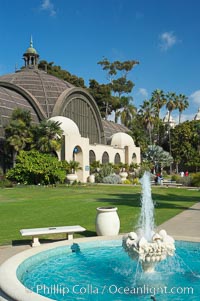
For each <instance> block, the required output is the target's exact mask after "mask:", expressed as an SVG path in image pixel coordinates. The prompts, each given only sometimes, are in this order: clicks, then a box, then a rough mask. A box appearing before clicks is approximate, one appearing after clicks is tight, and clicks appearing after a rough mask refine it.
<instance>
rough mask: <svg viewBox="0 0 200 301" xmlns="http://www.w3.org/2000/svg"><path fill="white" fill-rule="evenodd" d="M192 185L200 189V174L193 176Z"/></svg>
mask: <svg viewBox="0 0 200 301" xmlns="http://www.w3.org/2000/svg"><path fill="white" fill-rule="evenodd" d="M191 185H192V186H195V187H200V172H198V173H196V174H193V175H192V181H191Z"/></svg>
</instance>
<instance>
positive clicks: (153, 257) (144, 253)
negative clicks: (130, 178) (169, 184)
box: [122, 172, 175, 272]
mask: <svg viewBox="0 0 200 301" xmlns="http://www.w3.org/2000/svg"><path fill="white" fill-rule="evenodd" d="M141 183H142V196H141V205H142V206H141V214H140V218H139V226H138V231H137V233H136V232H130V233H128V234H127V235H125V236H124V237H123V240H122V245H123V247H124V250H125V251H126V252H127V253H128V255H129V256H130V258H132V259H134V260H139V262H140V263H141V265H142V268H143V271H144V272H153V271H154V267H155V265H156V263H157V262H159V261H162V260H164V259H166V257H167V256H173V255H174V252H175V245H174V239H173V238H172V237H171V236H169V235H168V234H167V232H166V231H165V230H161V231H160V232H159V233H155V231H154V229H155V224H154V204H153V200H152V197H151V181H150V173H149V172H145V173H144V175H143V177H142V179H141Z"/></svg>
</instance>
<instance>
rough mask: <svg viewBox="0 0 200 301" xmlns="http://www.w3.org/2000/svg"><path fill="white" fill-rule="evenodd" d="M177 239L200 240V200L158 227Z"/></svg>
mask: <svg viewBox="0 0 200 301" xmlns="http://www.w3.org/2000/svg"><path fill="white" fill-rule="evenodd" d="M158 229H165V230H166V231H167V233H168V234H169V235H171V236H173V237H174V238H175V239H176V240H186V241H199V242H200V202H199V203H197V204H195V205H194V206H192V207H191V208H189V209H187V210H185V211H183V212H182V213H180V214H178V215H176V216H175V217H173V218H171V219H169V220H168V221H167V222H165V223H163V224H162V225H160V226H159V227H158Z"/></svg>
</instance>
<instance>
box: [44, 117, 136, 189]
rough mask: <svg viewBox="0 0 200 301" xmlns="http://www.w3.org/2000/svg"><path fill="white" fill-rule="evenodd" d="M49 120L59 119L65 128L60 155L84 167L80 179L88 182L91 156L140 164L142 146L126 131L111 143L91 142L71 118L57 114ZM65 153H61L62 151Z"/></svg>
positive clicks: (106, 160) (63, 128)
mask: <svg viewBox="0 0 200 301" xmlns="http://www.w3.org/2000/svg"><path fill="white" fill-rule="evenodd" d="M49 120H52V121H58V122H59V123H60V127H61V129H62V130H63V136H64V146H63V147H64V150H63V149H62V150H61V151H59V152H58V157H59V159H60V160H61V158H62V159H64V160H66V161H70V160H75V161H78V162H79V163H80V167H81V168H82V169H81V170H79V171H78V172H77V175H78V181H81V182H83V183H86V182H87V181H88V177H89V175H90V156H91V154H92V156H93V159H94V160H95V161H100V163H107V162H109V163H116V158H117V159H118V161H120V162H122V163H127V164H131V163H132V162H133V163H137V164H139V163H140V161H141V158H140V148H139V147H136V146H135V143H134V141H133V139H132V137H131V136H130V135H128V134H126V133H121V132H119V133H116V134H114V135H113V136H112V137H110V138H111V139H110V141H111V142H110V145H105V144H97V143H95V144H90V142H89V138H84V137H81V135H80V132H79V129H78V126H77V125H76V124H75V122H74V121H72V120H71V119H69V118H66V117H63V116H55V117H52V118H50V119H49ZM62 151H63V152H64V154H61V152H62Z"/></svg>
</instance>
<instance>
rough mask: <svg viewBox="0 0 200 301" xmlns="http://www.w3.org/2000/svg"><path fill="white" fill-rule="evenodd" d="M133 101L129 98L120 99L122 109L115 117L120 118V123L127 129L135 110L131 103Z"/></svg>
mask: <svg viewBox="0 0 200 301" xmlns="http://www.w3.org/2000/svg"><path fill="white" fill-rule="evenodd" d="M132 101H133V98H132V97H131V96H129V97H126V96H122V97H121V103H122V109H121V110H120V111H118V112H117V116H118V117H120V118H121V123H122V124H124V125H125V126H126V127H128V128H129V126H130V122H131V120H132V118H133V116H135V114H136V112H137V109H136V107H135V106H134V105H133V104H132V103H131V102H132Z"/></svg>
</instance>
